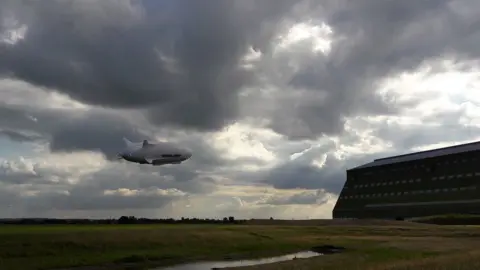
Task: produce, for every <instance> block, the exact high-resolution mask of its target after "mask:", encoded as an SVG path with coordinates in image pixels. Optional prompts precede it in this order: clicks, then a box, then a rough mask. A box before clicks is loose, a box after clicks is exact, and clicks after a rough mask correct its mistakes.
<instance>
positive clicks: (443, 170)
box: [333, 142, 480, 219]
mask: <svg viewBox="0 0 480 270" xmlns="http://www.w3.org/2000/svg"><path fill="white" fill-rule="evenodd" d="M479 161H480V142H475V143H470V144H464V145H460V146H453V147H447V148H441V149H435V150H430V151H424V152H417V153H412V154H407V155H402V156H396V157H391V158H385V159H378V160H375V161H374V162H371V163H368V164H365V165H362V166H359V167H356V168H353V169H350V170H347V172H346V177H347V180H346V182H345V184H344V187H343V189H342V191H341V193H340V195H339V199H338V201H337V203H336V205H335V207H334V209H333V218H381V219H396V218H411V217H420V216H429V215H440V214H453V213H455V214H458V213H464V214H476V213H478V214H480V186H479V185H480V166H479Z"/></svg>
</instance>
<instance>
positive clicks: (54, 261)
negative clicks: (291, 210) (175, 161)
mask: <svg viewBox="0 0 480 270" xmlns="http://www.w3.org/2000/svg"><path fill="white" fill-rule="evenodd" d="M253 223H255V224H247V225H49V226H42V225H34V226H28V225H25V226H24V225H22V226H14V225H4V226H0V269H8V270H17V269H19V270H20V269H21V270H28V269H68V268H69V267H72V266H95V265H98V266H100V265H107V266H108V268H96V267H86V268H84V269H127V266H128V269H148V267H151V266H153V265H168V264H173V263H179V262H187V261H195V260H210V259H212V260H215V259H225V258H226V257H229V258H234V259H235V258H257V257H264V256H271V255H280V254H285V253H289V252H294V251H300V250H305V249H308V248H311V247H313V246H317V245H323V244H329V245H338V246H343V247H345V248H346V251H345V252H344V253H342V254H335V255H326V256H319V257H316V258H310V259H300V260H294V261H288V262H282V263H277V264H275V265H274V266H273V265H263V266H256V267H247V268H251V269H377V270H381V269H480V256H479V255H480V241H478V240H479V237H480V228H478V227H476V226H438V225H428V224H416V223H410V222H382V221H377V222H368V221H362V222H357V223H355V222H352V221H349V222H343V223H342V222H337V223H334V222H331V221H304V222H292V221H277V223H280V224H282V225H275V224H274V223H275V221H256V222H253ZM369 223H370V224H373V225H370V226H369V225H368V224H369ZM292 225H297V226H292ZM449 266H450V267H449ZM115 267H116V268H115ZM132 267H135V268H132Z"/></svg>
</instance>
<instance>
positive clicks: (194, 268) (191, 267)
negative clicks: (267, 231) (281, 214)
mask: <svg viewBox="0 0 480 270" xmlns="http://www.w3.org/2000/svg"><path fill="white" fill-rule="evenodd" d="M319 255H323V254H322V253H317V252H313V251H301V252H297V253H291V254H287V255H282V256H276V257H269V258H262V259H253V260H238V261H210V262H209V261H206V262H196V263H186V264H179V265H174V266H169V267H160V268H154V269H151V270H211V269H217V268H225V267H239V266H252V265H260V264H267V263H275V262H282V261H288V260H293V259H304V258H311V257H315V256H319Z"/></svg>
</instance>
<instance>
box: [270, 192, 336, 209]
mask: <svg viewBox="0 0 480 270" xmlns="http://www.w3.org/2000/svg"><path fill="white" fill-rule="evenodd" d="M327 201H328V196H327V195H326V194H325V193H324V192H323V191H322V190H317V191H315V192H311V191H304V192H301V193H298V194H294V195H292V196H288V197H287V196H278V195H277V196H273V197H270V198H268V199H267V200H265V201H264V202H263V203H262V204H272V205H289V204H324V203H326V202H327Z"/></svg>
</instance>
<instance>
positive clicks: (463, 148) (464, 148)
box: [350, 141, 480, 170]
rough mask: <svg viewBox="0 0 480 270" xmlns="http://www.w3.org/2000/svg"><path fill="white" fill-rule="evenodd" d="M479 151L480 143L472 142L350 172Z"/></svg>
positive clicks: (383, 161)
mask: <svg viewBox="0 0 480 270" xmlns="http://www.w3.org/2000/svg"><path fill="white" fill-rule="evenodd" d="M477 150H480V141H478V142H472V143H466V144H459V145H454V146H448V147H443V148H437V149H433V150H427V151H421V152H415V153H410V154H404V155H399V156H393V157H387V158H380V159H375V160H374V161H372V162H369V163H367V164H363V165H361V166H358V167H355V168H352V169H350V170H357V169H364V168H370V167H377V166H382V165H388V164H393V163H399V162H406V161H413V160H419V159H425V158H432V157H439V156H446V155H452V154H459V153H464V152H470V151H477Z"/></svg>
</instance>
